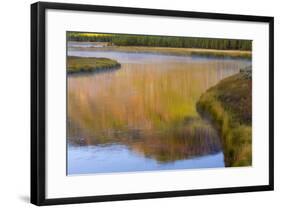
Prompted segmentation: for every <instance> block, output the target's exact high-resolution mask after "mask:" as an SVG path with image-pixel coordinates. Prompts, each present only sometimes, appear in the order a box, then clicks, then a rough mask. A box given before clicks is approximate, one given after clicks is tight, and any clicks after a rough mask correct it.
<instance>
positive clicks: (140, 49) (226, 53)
mask: <svg viewBox="0 0 281 208" xmlns="http://www.w3.org/2000/svg"><path fill="white" fill-rule="evenodd" d="M79 50H93V51H101V50H102V51H118V52H130V53H154V54H166V55H177V56H205V57H222V58H245V59H251V58H252V52H251V51H242V50H216V49H199V48H169V47H146V46H108V47H100V48H95V47H92V48H82V47H81V48H79Z"/></svg>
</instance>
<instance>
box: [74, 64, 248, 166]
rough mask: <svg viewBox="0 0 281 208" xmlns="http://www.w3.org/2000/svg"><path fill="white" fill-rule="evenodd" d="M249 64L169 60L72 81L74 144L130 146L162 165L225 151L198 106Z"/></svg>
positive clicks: (124, 66)
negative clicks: (202, 97)
mask: <svg viewBox="0 0 281 208" xmlns="http://www.w3.org/2000/svg"><path fill="white" fill-rule="evenodd" d="M243 64H244V63H243V62H239V61H237V60H214V59H209V60H206V59H205V60H202V61H201V60H193V61H183V62H180V61H172V60H165V59H163V61H162V62H157V63H153V61H152V62H144V63H122V67H121V69H119V70H116V71H111V72H105V73H96V74H92V75H78V76H68V139H69V141H70V142H71V143H72V144H79V145H99V144H105V143H122V144H126V145H128V147H129V148H131V149H132V150H133V151H135V152H138V153H140V154H142V155H145V156H147V157H152V158H154V159H156V160H157V161H159V162H166V161H175V160H178V159H184V158H188V157H194V156H200V155H206V154H212V153H216V152H218V151H221V144H220V139H219V137H218V135H217V132H216V131H215V130H214V129H213V128H212V126H211V125H210V124H209V123H208V122H207V121H205V120H202V119H201V118H200V117H199V115H198V113H197V112H196V102H197V100H198V99H199V97H200V95H201V94H202V93H203V92H205V91H206V90H207V89H208V88H210V87H211V86H213V85H215V84H216V83H217V82H218V81H219V80H221V79H223V78H224V77H227V76H230V75H232V74H235V73H237V72H238V71H239V68H240V67H241V66H242V65H243Z"/></svg>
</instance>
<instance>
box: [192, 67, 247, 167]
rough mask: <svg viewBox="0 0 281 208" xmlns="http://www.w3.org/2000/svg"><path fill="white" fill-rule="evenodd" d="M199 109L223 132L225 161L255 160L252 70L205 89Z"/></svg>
mask: <svg viewBox="0 0 281 208" xmlns="http://www.w3.org/2000/svg"><path fill="white" fill-rule="evenodd" d="M197 110H198V112H199V113H200V114H202V115H203V116H207V117H209V118H210V119H211V120H212V122H213V123H214V124H215V127H216V128H217V129H218V130H219V133H220V134H221V138H222V143H223V149H224V159H225V165H226V166H228V167H234V166H250V165H251V164H252V71H251V68H249V67H248V68H245V69H242V70H241V71H240V73H238V74H236V75H233V76H230V77H228V78H226V79H223V80H222V81H220V82H219V83H218V84H217V85H215V86H214V87H211V88H210V89H209V90H208V91H207V92H206V93H204V94H203V95H202V96H201V97H200V99H199V101H198V103H197Z"/></svg>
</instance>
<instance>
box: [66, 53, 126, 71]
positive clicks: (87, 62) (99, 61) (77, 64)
mask: <svg viewBox="0 0 281 208" xmlns="http://www.w3.org/2000/svg"><path fill="white" fill-rule="evenodd" d="M120 66H121V64H120V63H118V62H117V61H115V60H113V59H108V58H95V57H77V56H68V57H67V73H68V74H75V73H84V72H97V71H101V70H112V69H118V68H120Z"/></svg>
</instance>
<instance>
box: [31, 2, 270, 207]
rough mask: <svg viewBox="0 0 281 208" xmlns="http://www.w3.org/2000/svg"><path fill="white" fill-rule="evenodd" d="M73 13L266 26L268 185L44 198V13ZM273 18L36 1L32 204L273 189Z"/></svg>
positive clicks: (33, 16) (33, 9) (33, 21)
mask: <svg viewBox="0 0 281 208" xmlns="http://www.w3.org/2000/svg"><path fill="white" fill-rule="evenodd" d="M47 9H58V10H72V11H88V12H91V11H92V12H105V13H120V14H138V15H154V16H167V17H183V18H184V17H187V18H201V19H216V20H236V21H248V22H263V23H269V31H268V32H269V109H268V110H269V170H268V171H269V184H268V185H262V186H245V187H235V188H233V187H232V188H231V187H225V188H212V189H200V190H181V191H163V192H153V193H129V194H120V195H102V196H85V197H72V198H54V199H47V198H46V192H45V190H46V175H45V167H46V162H45V160H46V155H45V154H46V137H45V135H46V128H45V125H46V92H45V90H46V81H45V74H46V69H45V40H46V31H45V26H46V21H45V18H46V10H47ZM273 66H274V18H273V17H267V16H248V15H235V14H217V13H202V12H187V11H174V10H160V9H144V8H129V7H111V6H95V5H84V4H65V3H49V2H38V3H34V4H32V5H31V203H33V204H35V205H54V204H72V203H85V202H102V201H116V200H132V199H146V198H163V197H178V196H193V195H205V194H226V193H236V192H252V191H269V190H273V189H274V152H273V151H274V144H273V143H274V141H273V136H274V133H273V132H274V124H273V122H274V91H273V90H274V89H273V87H274V83H273V82H274V77H273V76H274V72H273Z"/></svg>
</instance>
